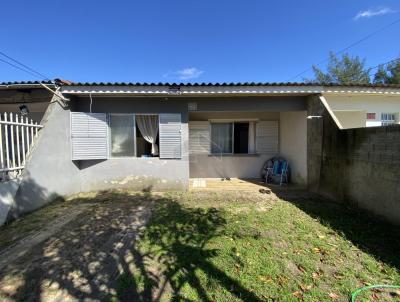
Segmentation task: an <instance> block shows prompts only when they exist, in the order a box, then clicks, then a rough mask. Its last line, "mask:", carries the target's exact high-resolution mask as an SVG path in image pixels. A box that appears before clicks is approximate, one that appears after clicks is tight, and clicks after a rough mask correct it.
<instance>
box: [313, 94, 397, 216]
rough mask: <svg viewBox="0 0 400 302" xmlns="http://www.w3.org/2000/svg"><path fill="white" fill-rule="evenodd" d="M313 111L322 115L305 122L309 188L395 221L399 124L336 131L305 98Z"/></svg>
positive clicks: (327, 118)
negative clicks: (314, 119) (308, 145)
mask: <svg viewBox="0 0 400 302" xmlns="http://www.w3.org/2000/svg"><path fill="white" fill-rule="evenodd" d="M315 112H319V113H321V114H322V115H323V118H322V119H320V120H319V121H312V120H311V121H309V128H312V130H311V132H309V138H308V141H309V143H310V144H311V146H310V147H309V149H308V155H309V167H308V169H309V182H310V190H312V191H315V192H318V193H320V194H323V195H325V196H327V197H330V198H332V199H335V200H337V201H341V202H344V203H349V204H351V205H354V206H356V207H358V208H361V209H364V210H367V211H369V212H371V213H373V214H375V215H377V216H381V217H382V218H384V219H386V220H388V221H390V222H392V223H395V224H400V125H394V126H389V127H373V128H358V129H348V130H339V129H338V128H337V127H336V125H335V124H334V122H333V120H332V119H331V118H330V116H329V114H327V112H326V111H325V110H324V109H323V108H322V107H320V106H319V104H318V101H317V99H315V98H314V99H312V98H311V99H310V102H309V114H315ZM318 150H319V151H318ZM310 171H311V172H310ZM310 178H311V179H310Z"/></svg>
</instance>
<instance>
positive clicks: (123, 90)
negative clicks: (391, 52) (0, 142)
mask: <svg viewBox="0 0 400 302" xmlns="http://www.w3.org/2000/svg"><path fill="white" fill-rule="evenodd" d="M170 88H171V86H166V85H162V86H161V85H160V86H156V85H154V86H148V85H143V86H139V85H138V86H118V85H110V86H106V85H102V86H92V85H89V86H83V85H76V86H74V85H71V86H63V87H62V88H61V92H62V93H66V94H71V95H87V94H93V95H120V96H123V95H137V96H143V95H147V96H186V95H191V96H211V95H226V96H229V95H299V96H300V95H302V96H304V95H313V94H365V95H368V94H370V95H377V94H384V95H400V88H391V87H362V86H359V87H357V86H318V85H316V86H300V85H299V86H251V85H242V86H180V87H179V90H176V89H170Z"/></svg>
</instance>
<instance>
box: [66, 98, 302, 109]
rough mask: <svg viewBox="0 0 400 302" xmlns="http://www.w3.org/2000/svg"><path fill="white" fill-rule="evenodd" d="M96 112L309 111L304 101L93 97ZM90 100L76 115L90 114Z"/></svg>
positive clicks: (81, 100)
mask: <svg viewBox="0 0 400 302" xmlns="http://www.w3.org/2000/svg"><path fill="white" fill-rule="evenodd" d="M92 100H93V102H92V111H93V112H107V110H112V112H115V113H123V112H131V111H132V110H134V111H137V112H142V113H146V112H147V113H153V112H166V113H168V112H171V113H173V112H174V110H175V111H176V110H177V109H180V110H181V111H180V112H187V111H188V110H187V108H188V103H196V104H197V111H199V112H212V111H220V112H223V111H228V112H235V111H240V112H281V111H297V110H306V109H307V98H305V97H287V96H280V97H278V96H276V97H272V96H269V97H260V96H258V97H254V96H253V97H248V96H247V97H246V96H244V97H191V98H190V97H167V98H165V97H161V98H160V97H114V98H110V97H104V96H93V97H92ZM89 104H90V101H89V98H88V97H80V98H79V102H77V106H76V108H74V109H75V110H76V111H89Z"/></svg>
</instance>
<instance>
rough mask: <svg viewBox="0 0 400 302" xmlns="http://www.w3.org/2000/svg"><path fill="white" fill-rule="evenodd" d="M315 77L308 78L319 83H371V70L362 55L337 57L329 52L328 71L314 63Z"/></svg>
mask: <svg viewBox="0 0 400 302" xmlns="http://www.w3.org/2000/svg"><path fill="white" fill-rule="evenodd" d="M312 68H313V71H314V79H312V80H308V81H311V82H318V83H335V84H350V83H358V84H366V83H370V81H371V79H370V76H369V70H367V69H366V68H365V59H360V57H358V56H355V57H351V56H350V55H348V54H343V55H342V57H337V56H336V55H335V54H334V53H332V52H331V53H329V62H328V65H327V68H326V71H325V72H324V71H323V70H321V69H319V68H318V67H316V66H314V65H313V67H312Z"/></svg>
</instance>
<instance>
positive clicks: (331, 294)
mask: <svg viewBox="0 0 400 302" xmlns="http://www.w3.org/2000/svg"><path fill="white" fill-rule="evenodd" d="M329 297H331V299H332V300H335V301H336V300H338V299H339V295H338V294H335V293H329Z"/></svg>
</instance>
